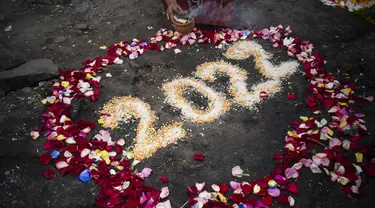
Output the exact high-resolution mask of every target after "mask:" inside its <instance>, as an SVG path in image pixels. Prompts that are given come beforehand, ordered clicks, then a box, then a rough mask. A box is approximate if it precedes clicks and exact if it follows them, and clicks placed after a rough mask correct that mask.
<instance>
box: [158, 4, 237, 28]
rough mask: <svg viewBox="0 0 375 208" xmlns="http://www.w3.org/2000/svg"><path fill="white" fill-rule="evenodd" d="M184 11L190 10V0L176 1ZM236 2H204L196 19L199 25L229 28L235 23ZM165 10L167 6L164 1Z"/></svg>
mask: <svg viewBox="0 0 375 208" xmlns="http://www.w3.org/2000/svg"><path fill="white" fill-rule="evenodd" d="M176 1H177V3H178V4H179V5H180V7H181V8H182V9H183V10H188V9H189V5H188V3H187V1H188V0H176ZM234 1H235V0H230V1H227V2H226V3H224V4H221V3H220V2H221V0H203V7H202V9H201V11H200V14H199V15H198V16H197V17H196V18H195V22H196V23H198V24H206V25H214V26H224V27H229V26H231V25H232V24H233V21H234ZM163 5H164V9H165V10H167V4H166V2H165V0H163Z"/></svg>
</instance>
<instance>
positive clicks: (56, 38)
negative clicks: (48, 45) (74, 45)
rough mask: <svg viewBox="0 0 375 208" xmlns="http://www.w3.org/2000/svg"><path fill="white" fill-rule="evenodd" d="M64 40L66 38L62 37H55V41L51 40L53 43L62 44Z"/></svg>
mask: <svg viewBox="0 0 375 208" xmlns="http://www.w3.org/2000/svg"><path fill="white" fill-rule="evenodd" d="M65 40H66V37H64V36H57V37H55V39H53V42H54V43H62V42H64V41H65Z"/></svg>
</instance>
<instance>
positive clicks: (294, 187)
mask: <svg viewBox="0 0 375 208" xmlns="http://www.w3.org/2000/svg"><path fill="white" fill-rule="evenodd" d="M288 191H290V192H292V193H294V194H299V191H298V187H297V185H296V184H295V183H290V184H288Z"/></svg>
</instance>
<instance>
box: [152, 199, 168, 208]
mask: <svg viewBox="0 0 375 208" xmlns="http://www.w3.org/2000/svg"><path fill="white" fill-rule="evenodd" d="M155 208H172V205H171V202H170V201H169V200H167V201H165V202H159V203H158V204H156V206H155Z"/></svg>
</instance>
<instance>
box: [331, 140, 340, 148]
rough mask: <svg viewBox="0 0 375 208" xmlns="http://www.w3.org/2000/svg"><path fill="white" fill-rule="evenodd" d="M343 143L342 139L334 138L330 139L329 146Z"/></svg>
mask: <svg viewBox="0 0 375 208" xmlns="http://www.w3.org/2000/svg"><path fill="white" fill-rule="evenodd" d="M340 145H341V140H339V139H337V138H332V139H331V140H330V141H329V148H331V149H332V148H333V147H335V146H340Z"/></svg>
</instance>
